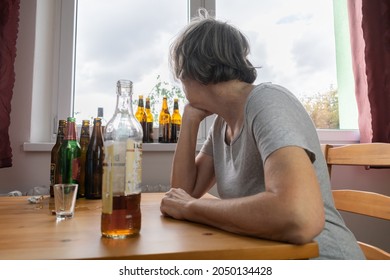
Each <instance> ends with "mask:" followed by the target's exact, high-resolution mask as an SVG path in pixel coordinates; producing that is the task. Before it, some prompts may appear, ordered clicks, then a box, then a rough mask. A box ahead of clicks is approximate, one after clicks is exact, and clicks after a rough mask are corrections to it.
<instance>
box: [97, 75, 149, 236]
mask: <svg viewBox="0 0 390 280" xmlns="http://www.w3.org/2000/svg"><path fill="white" fill-rule="evenodd" d="M132 85H133V83H132V82H131V81H128V80H119V81H118V82H117V101H116V108H115V112H114V115H113V117H112V118H111V120H110V121H108V123H107V126H106V129H105V132H104V164H103V194H102V217H101V233H102V236H103V237H108V238H126V237H129V236H133V235H137V234H138V233H139V231H140V229H141V208H140V203H141V180H142V136H143V135H142V127H141V125H140V123H139V122H138V121H137V119H136V118H135V117H134V115H133V110H132Z"/></svg>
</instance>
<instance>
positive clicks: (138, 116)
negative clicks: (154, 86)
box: [135, 95, 147, 142]
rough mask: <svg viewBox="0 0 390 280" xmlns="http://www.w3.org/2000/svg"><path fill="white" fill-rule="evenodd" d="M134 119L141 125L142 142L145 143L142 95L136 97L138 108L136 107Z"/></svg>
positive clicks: (144, 117)
mask: <svg viewBox="0 0 390 280" xmlns="http://www.w3.org/2000/svg"><path fill="white" fill-rule="evenodd" d="M135 118H136V119H137V120H138V121H139V123H140V124H141V127H142V134H143V138H142V142H146V137H147V133H146V111H145V107H144V97H143V95H139V96H138V107H137V111H136V112H135Z"/></svg>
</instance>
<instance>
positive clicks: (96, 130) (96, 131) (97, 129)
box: [92, 119, 102, 136]
mask: <svg viewBox="0 0 390 280" xmlns="http://www.w3.org/2000/svg"><path fill="white" fill-rule="evenodd" d="M101 134H102V121H101V119H95V120H94V122H93V131H92V136H100V135H101Z"/></svg>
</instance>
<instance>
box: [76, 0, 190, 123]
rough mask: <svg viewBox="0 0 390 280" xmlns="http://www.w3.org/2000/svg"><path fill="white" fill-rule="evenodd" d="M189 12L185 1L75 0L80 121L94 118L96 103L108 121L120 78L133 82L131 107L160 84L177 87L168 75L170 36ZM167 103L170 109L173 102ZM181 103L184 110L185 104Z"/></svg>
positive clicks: (112, 109) (77, 116) (149, 94)
mask: <svg viewBox="0 0 390 280" xmlns="http://www.w3.org/2000/svg"><path fill="white" fill-rule="evenodd" d="M151 7H153V8H151ZM187 10H188V8H187V1H183V0H147V1H127V0H112V1H94V0H78V8H77V46H76V67H75V94H74V96H75V99H74V100H75V101H74V114H75V117H76V119H77V122H78V123H81V120H83V119H91V118H93V117H96V116H97V108H98V107H102V108H103V109H104V117H105V119H106V120H108V119H109V118H110V117H111V116H112V114H113V112H114V109H115V102H116V81H117V80H119V79H128V80H131V81H132V82H133V103H134V106H133V109H135V108H136V106H135V105H136V104H135V103H136V101H137V100H138V96H139V95H143V97H144V98H146V97H148V96H151V95H155V94H156V91H157V90H158V89H156V87H155V86H156V85H158V84H160V89H161V88H164V89H165V90H168V91H172V88H174V90H175V87H176V88H178V87H179V88H180V86H179V85H177V84H175V83H174V81H173V79H172V77H171V75H170V72H169V66H168V53H169V46H170V42H171V40H172V39H173V38H174V36H175V34H176V33H177V32H178V31H179V30H180V29H181V28H183V26H185V24H186V23H187V21H188V16H187ZM172 95H175V96H176V94H174V93H173V94H172ZM160 97H161V99H162V96H161V95H160V96H159V99H160ZM153 101H156V103H155V102H153ZM151 106H153V107H154V111H155V112H159V110H160V108H161V101H160V100H152V102H151ZM168 106H169V108H170V111H171V113H172V110H173V100H172V104H168ZM179 106H180V109H182V108H183V103H181V104H179ZM152 109H153V108H152ZM157 117H158V115H157V114H155V121H156V120H157Z"/></svg>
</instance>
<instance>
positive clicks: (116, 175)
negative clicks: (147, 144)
mask: <svg viewBox="0 0 390 280" xmlns="http://www.w3.org/2000/svg"><path fill="white" fill-rule="evenodd" d="M104 153H105V156H104V163H103V180H102V192H103V194H102V211H103V213H106V214H111V213H112V201H113V196H114V194H115V195H121V194H122V195H123V193H124V185H125V183H124V182H125V164H126V160H125V155H126V142H115V141H112V140H111V141H105V143H104Z"/></svg>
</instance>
